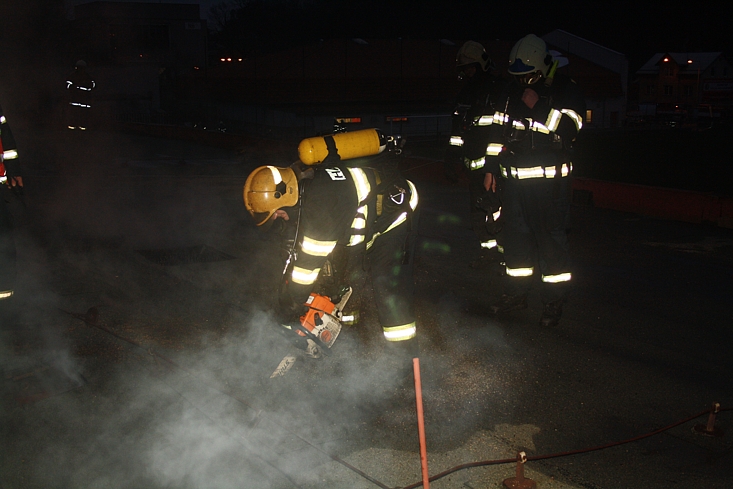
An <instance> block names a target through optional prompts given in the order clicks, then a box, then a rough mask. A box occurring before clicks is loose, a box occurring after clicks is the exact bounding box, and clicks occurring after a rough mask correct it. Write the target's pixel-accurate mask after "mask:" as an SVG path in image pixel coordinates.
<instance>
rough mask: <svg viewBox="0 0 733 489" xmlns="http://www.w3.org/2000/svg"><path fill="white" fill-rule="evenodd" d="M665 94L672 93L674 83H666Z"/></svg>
mask: <svg viewBox="0 0 733 489" xmlns="http://www.w3.org/2000/svg"><path fill="white" fill-rule="evenodd" d="M664 94H665V95H672V85H664Z"/></svg>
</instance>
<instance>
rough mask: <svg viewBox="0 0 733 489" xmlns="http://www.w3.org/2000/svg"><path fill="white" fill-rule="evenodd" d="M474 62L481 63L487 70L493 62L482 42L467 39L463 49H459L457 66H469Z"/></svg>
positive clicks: (484, 69)
mask: <svg viewBox="0 0 733 489" xmlns="http://www.w3.org/2000/svg"><path fill="white" fill-rule="evenodd" d="M473 63H478V64H479V65H481V69H482V70H483V71H487V70H488V69H489V67H491V66H492V64H493V63H492V62H491V60H490V59H489V55H488V54H486V50H485V49H484V47H483V46H482V45H481V44H479V43H477V42H476V41H466V42H465V43H464V44H463V46H461V49H459V50H458V55H457V56H456V67H458V68H460V67H461V66H468V65H470V64H473Z"/></svg>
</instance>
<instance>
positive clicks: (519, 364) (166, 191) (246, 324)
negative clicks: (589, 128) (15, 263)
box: [0, 132, 733, 489]
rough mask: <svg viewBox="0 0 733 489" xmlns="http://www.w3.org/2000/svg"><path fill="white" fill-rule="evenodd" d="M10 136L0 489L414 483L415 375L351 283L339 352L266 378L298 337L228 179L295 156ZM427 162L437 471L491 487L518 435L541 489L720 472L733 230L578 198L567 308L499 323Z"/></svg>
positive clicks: (126, 138)
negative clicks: (12, 166) (553, 322)
mask: <svg viewBox="0 0 733 489" xmlns="http://www.w3.org/2000/svg"><path fill="white" fill-rule="evenodd" d="M19 136H20V137H19V139H20V140H21V141H20V142H21V143H23V142H24V143H25V144H26V147H27V148H29V149H28V150H27V151H26V153H25V155H26V164H27V166H28V171H27V174H26V178H25V181H26V192H25V195H24V202H23V203H21V202H20V201H17V200H12V199H13V197H12V196H11V195H10V194H9V193H7V192H4V193H3V196H4V197H5V198H6V199H7V200H9V201H10V202H11V206H12V208H13V213H14V216H15V217H16V223H17V236H16V237H17V243H18V247H19V250H18V252H19V287H18V293H17V296H16V298H15V299H14V302H13V303H12V304H11V306H12V307H8V306H9V305H8V304H4V307H5V308H6V309H5V310H4V311H3V314H2V315H1V316H0V321H2V328H0V335H1V336H0V370H1V371H2V378H0V417H1V418H2V423H1V424H0V437H1V438H0V441H1V444H0V446H2V449H0V487H1V488H3V489H14V488H24V489H25V488H41V487H43V488H48V487H60V488H67V487H68V488H77V487H85V488H127V487H130V488H141V487H145V488H230V487H237V488H245V487H246V488H290V487H297V488H311V487H313V488H315V487H329V488H331V487H334V488H341V487H349V488H351V489H360V488H372V487H381V488H393V487H402V488H404V487H418V486H420V485H421V483H422V472H421V459H420V444H419V436H418V422H417V415H416V410H415V398H414V390H413V389H412V384H411V383H410V382H405V378H404V375H403V374H404V365H400V364H398V363H397V361H396V360H395V359H394V358H392V357H390V356H389V355H388V352H385V351H384V344H383V341H382V340H381V338H380V330H379V326H378V323H377V322H376V317H375V314H374V311H371V310H370V309H369V307H368V304H369V295H370V290H369V286H368V281H367V282H363V281H362V288H363V290H364V292H363V294H362V295H361V296H360V299H361V300H360V301H358V300H357V299H356V298H355V299H353V300H354V304H356V303H357V302H360V303H361V305H360V307H359V309H360V313H361V321H360V323H359V324H358V325H356V326H353V327H348V328H345V329H344V331H343V332H342V333H341V336H340V337H339V339H338V341H337V342H336V344H335V346H334V349H333V351H332V354H331V355H329V356H327V357H326V358H323V359H320V360H312V359H305V358H300V359H298V360H297V361H296V363H295V365H294V367H293V368H292V369H291V370H290V372H288V373H287V374H286V375H285V376H283V377H280V378H275V379H271V378H270V374H271V372H272V371H273V370H274V368H275V367H276V366H277V364H278V362H279V361H280V359H282V358H283V356H284V355H286V354H288V353H291V352H292V349H291V348H290V347H289V346H288V344H287V343H286V342H285V341H284V340H283V338H282V337H281V336H280V335H279V334H277V333H276V332H275V328H274V325H275V323H274V321H273V319H272V307H273V304H274V299H275V291H276V287H277V276H278V275H279V273H280V269H279V268H280V262H279V256H278V251H277V246H278V245H277V240H275V239H273V237H271V236H267V235H263V234H262V233H259V232H258V231H257V230H256V229H254V226H253V225H252V224H251V223H250V222H249V221H248V219H247V215H246V213H245V211H244V207H243V205H242V202H241V189H242V185H243V183H244V180H245V179H246V176H247V174H248V173H249V171H250V170H251V169H252V168H254V167H255V166H257V165H260V164H265V163H269V164H279V165H287V164H289V163H290V162H291V161H292V159H287V158H289V155H288V154H287V153H286V154H279V153H278V154H274V155H273V154H268V153H267V152H265V151H261V150H258V151H246V150H244V151H242V150H239V151H238V150H231V149H217V148H212V147H209V146H200V145H197V144H195V143H193V142H190V141H172V140H166V139H156V138H151V137H145V136H133V135H125V134H120V133H112V132H90V133H87V134H71V133H47V134H42V135H38V136H37V137H36V138H35V139H33V138H30V137H29V136H28V135H22V134H21V135H19ZM408 144H409V142H408ZM22 149H23V147H22V146H21V150H22ZM430 164H431V163H430V162H429V161H428V162H427V163H426V160H423V161H422V162H420V163H419V164H417V163H416V164H414V165H410V164H409V162H408V164H407V165H406V167H407V168H412V169H408V170H407V176H408V178H411V179H412V180H413V181H414V182H415V183H416V185H417V187H418V190H419V192H420V196H421V201H420V208H421V214H420V223H419V228H418V241H417V247H416V255H415V281H416V285H417V290H416V308H417V311H418V316H419V323H418V326H419V339H420V346H421V354H420V358H419V367H420V374H421V379H422V390H423V392H422V394H423V396H422V403H423V407H424V421H425V432H426V433H425V439H426V450H427V466H428V473H429V475H430V477H431V478H432V479H433V480H432V481H431V482H430V485H431V486H432V487H434V488H468V489H484V488H500V487H503V481H504V480H505V479H508V478H517V475H518V468H517V465H516V463H515V462H514V460H515V459H516V457H517V453H518V452H520V451H523V452H525V454H526V456H527V458H528V461H527V462H526V464H524V465H522V466H521V468H522V471H523V476H524V477H526V478H529V479H531V480H532V481H534V482H535V483H536V484H537V486H538V487H540V488H546V489H550V488H552V489H555V488H572V489H576V488H578V489H580V488H586V489H587V488H591V489H601V488H603V489H605V488H639V487H644V488H652V489H656V488H659V489H662V488H664V489H668V488H672V487H679V488H689V487H706V488H720V489H723V488H730V487H733V455H732V453H731V449H732V448H733V442H732V441H731V436H733V434H732V433H731V427H732V425H733V423H732V422H731V412H730V409H731V406H733V389H732V387H733V375H732V372H733V368H732V367H733V357H732V356H731V355H730V348H731V344H732V340H733V328H732V326H733V311H732V310H731V307H730V305H731V297H733V281H732V280H731V278H732V277H733V231H732V230H730V229H724V228H718V227H711V226H705V225H698V224H688V223H680V222H675V221H663V220H655V219H651V218H645V217H641V216H638V215H635V214H628V213H621V212H616V211H609V210H604V209H599V208H594V207H588V206H583V205H576V206H574V207H573V209H572V212H573V223H572V231H571V243H572V252H573V256H574V260H575V273H574V283H575V288H574V291H573V295H572V298H571V300H570V302H569V303H568V305H567V306H566V311H565V315H564V317H563V320H562V322H561V324H560V325H559V326H558V327H556V328H552V329H548V328H542V327H540V326H539V325H538V319H539V315H540V311H541V305H540V303H539V298H538V297H537V296H535V295H533V296H531V297H530V307H529V308H528V309H527V310H524V311H518V312H516V313H512V314H510V315H507V316H506V317H502V318H492V317H490V316H489V315H488V314H487V305H488V303H490V302H491V300H493V299H495V298H496V297H497V296H498V295H499V294H500V293H501V281H502V280H503V279H502V278H501V277H500V276H499V275H498V274H497V273H496V270H495V269H492V268H488V269H475V268H471V266H470V263H471V261H472V260H474V259H475V258H476V256H477V255H478V250H477V244H476V242H475V239H474V238H473V235H472V233H471V231H470V228H469V224H468V219H467V217H468V215H467V214H468V213H467V205H468V195H467V191H466V190H465V188H464V187H463V186H461V185H458V184H450V183H447V182H444V181H442V180H440V179H436V178H434V177H433V176H431V175H435V174H436V172H434V171H432V172H431V171H428V170H429V168H428V167H427V166H426V165H430ZM433 164H437V163H433ZM3 190H4V189H3ZM355 280H356V279H355ZM359 280H362V279H361V278H359ZM407 380H409V379H407ZM713 403H720V407H721V410H720V412H718V413H716V414H715V416H714V417H713V418H712V421H711V417H710V415H709V411H710V410H711V406H712V405H713ZM718 435H720V436H718ZM507 484H508V486H509V487H531V485H530V484H529V482H527V481H524V483H520V482H519V481H517V480H515V481H513V484H514V485H512V484H510V483H507Z"/></svg>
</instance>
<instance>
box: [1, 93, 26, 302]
mask: <svg viewBox="0 0 733 489" xmlns="http://www.w3.org/2000/svg"><path fill="white" fill-rule="evenodd" d="M0 151H1V152H2V154H1V155H0V182H1V183H4V184H5V185H7V186H8V187H9V188H10V189H11V190H13V191H14V192H22V190H23V178H22V177H21V176H20V174H19V168H18V150H17V147H16V145H15V139H13V133H12V132H11V130H10V126H9V125H8V121H7V120H6V119H5V115H4V114H3V109H2V107H0ZM12 233H13V228H12V221H11V217H10V212H9V210H8V206H7V204H6V201H5V199H4V198H3V197H2V196H0V304H3V303H4V302H5V301H7V300H8V299H10V298H11V297H12V296H13V294H14V284H15V273H16V271H15V258H16V252H15V241H14V240H13V234H12Z"/></svg>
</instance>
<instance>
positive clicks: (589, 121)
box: [585, 109, 593, 124]
mask: <svg viewBox="0 0 733 489" xmlns="http://www.w3.org/2000/svg"><path fill="white" fill-rule="evenodd" d="M585 123H586V124H592V123H593V109H588V110H586V111H585Z"/></svg>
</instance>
